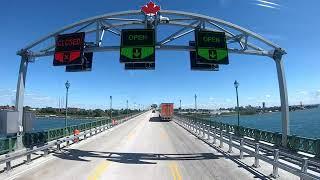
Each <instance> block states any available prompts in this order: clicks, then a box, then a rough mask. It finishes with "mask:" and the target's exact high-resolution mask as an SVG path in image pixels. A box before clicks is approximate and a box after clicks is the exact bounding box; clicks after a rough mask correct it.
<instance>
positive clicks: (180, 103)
mask: <svg viewBox="0 0 320 180" xmlns="http://www.w3.org/2000/svg"><path fill="white" fill-rule="evenodd" d="M180 111H181V99H180Z"/></svg>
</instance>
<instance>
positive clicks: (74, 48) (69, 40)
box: [53, 32, 85, 66]
mask: <svg viewBox="0 0 320 180" xmlns="http://www.w3.org/2000/svg"><path fill="white" fill-rule="evenodd" d="M84 38H85V33H84V32H80V33H72V34H62V35H58V36H57V37H56V48H55V53H54V59H53V65H54V66H65V65H81V64H82V63H83V62H82V57H83V48H84Z"/></svg>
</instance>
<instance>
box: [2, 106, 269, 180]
mask: <svg viewBox="0 0 320 180" xmlns="http://www.w3.org/2000/svg"><path fill="white" fill-rule="evenodd" d="M52 156H53V158H51V160H49V161H47V162H45V163H42V164H41V165H37V162H32V163H31V164H30V165H23V166H24V167H23V168H25V170H24V171H21V170H20V172H19V173H15V172H14V170H13V172H11V173H10V174H7V176H6V178H8V179H19V180H20V179H21V180H29V179H41V180H46V179H50V180H64V179H66V180H71V179H74V180H81V179H86V180H94V179H108V180H112V179H117V180H127V179H137V180H160V179H161V180H170V179H172V180H182V179H186V180H187V179H190V180H191V179H192V180H202V179H203V180H207V179H208V180H214V179H228V180H231V179H237V180H238V179H254V178H264V177H261V176H259V175H257V174H252V173H250V172H249V171H248V170H246V169H247V168H246V167H241V166H239V165H238V164H236V163H234V162H233V161H231V160H229V159H227V158H225V157H224V156H223V155H222V154H220V153H218V152H217V151H215V150H214V149H212V148H210V147H209V146H207V145H206V144H204V143H202V142H201V141H200V140H198V139H197V138H195V137H194V136H193V135H191V134H190V133H188V132H187V131H186V130H184V129H183V128H181V127H180V126H178V125H177V124H175V123H174V122H172V121H170V122H163V121H160V119H159V118H158V114H157V113H152V112H151V111H150V112H147V113H145V114H143V115H141V116H138V117H137V118H134V119H132V120H130V121H128V122H126V123H124V124H121V125H119V126H118V127H115V128H114V129H113V130H112V131H108V132H106V133H103V134H101V135H97V137H92V138H89V139H87V140H86V141H82V142H80V143H79V144H77V145H75V146H71V147H69V148H67V149H63V150H62V151H61V152H60V153H54V154H52ZM3 174H4V173H2V175H3ZM0 179H1V178H0Z"/></svg>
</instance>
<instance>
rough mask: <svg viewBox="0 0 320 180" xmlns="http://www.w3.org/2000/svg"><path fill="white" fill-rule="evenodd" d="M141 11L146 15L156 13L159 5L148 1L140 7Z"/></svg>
mask: <svg viewBox="0 0 320 180" xmlns="http://www.w3.org/2000/svg"><path fill="white" fill-rule="evenodd" d="M141 11H142V12H144V13H145V14H147V15H152V16H153V15H156V14H157V13H158V12H159V11H160V6H158V5H156V4H155V3H153V2H152V1H150V2H149V3H148V4H147V5H144V6H142V7H141Z"/></svg>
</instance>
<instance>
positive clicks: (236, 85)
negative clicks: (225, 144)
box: [233, 80, 240, 128]
mask: <svg viewBox="0 0 320 180" xmlns="http://www.w3.org/2000/svg"><path fill="white" fill-rule="evenodd" d="M233 84H234V87H235V88H236V94H237V111H238V128H239V125H240V124H239V119H240V111H239V98H238V87H239V83H238V81H237V80H235V81H234V83H233Z"/></svg>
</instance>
